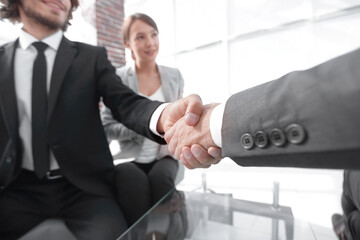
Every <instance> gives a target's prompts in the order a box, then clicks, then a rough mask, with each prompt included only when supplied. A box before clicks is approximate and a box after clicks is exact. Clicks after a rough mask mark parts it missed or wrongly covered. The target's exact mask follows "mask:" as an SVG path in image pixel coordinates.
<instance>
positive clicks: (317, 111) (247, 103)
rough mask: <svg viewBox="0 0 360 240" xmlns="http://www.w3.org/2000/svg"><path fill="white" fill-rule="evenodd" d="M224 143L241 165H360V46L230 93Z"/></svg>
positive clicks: (225, 120) (225, 149)
mask: <svg viewBox="0 0 360 240" xmlns="http://www.w3.org/2000/svg"><path fill="white" fill-rule="evenodd" d="M292 124H296V125H292ZM289 126H290V127H289ZM291 126H296V127H295V128H292V127H291ZM274 129H275V131H274ZM302 130H304V132H302ZM259 131H262V132H263V133H261V132H260V133H259ZM274 133H275V134H274ZM244 134H245V135H244ZM246 134H249V135H250V137H249V135H246ZM282 134H283V135H282ZM261 136H262V137H261ZM259 137H260V138H259ZM264 137H265V140H266V139H268V143H267V144H265V145H266V146H265V147H264V146H263V145H264V143H266V141H264ZM251 140H253V142H251ZM259 140H260V141H259ZM222 143H223V155H224V156H227V157H230V158H232V159H233V160H234V161H235V162H236V163H237V164H239V165H243V166H282V167H307V168H360V49H357V50H355V51H353V52H350V53H348V54H345V55H343V56H340V57H337V58H335V59H332V60H330V61H327V62H325V63H323V64H321V65H319V66H316V67H314V68H311V69H309V70H306V71H298V72H292V73H289V74H287V75H285V76H283V77H281V78H280V79H277V80H275V81H272V82H268V83H265V84H262V85H259V86H256V87H254V88H251V89H248V90H246V91H243V92H239V93H237V94H235V95H233V96H232V97H230V99H229V100H228V101H227V103H226V106H225V113H224V117H223V127H222ZM259 143H263V144H259ZM259 145H260V146H262V147H259ZM276 145H279V146H276ZM245 147H246V148H245Z"/></svg>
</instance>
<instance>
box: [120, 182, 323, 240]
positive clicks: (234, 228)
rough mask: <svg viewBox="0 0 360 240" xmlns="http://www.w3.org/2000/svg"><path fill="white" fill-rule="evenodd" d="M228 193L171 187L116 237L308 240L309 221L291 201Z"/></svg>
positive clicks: (312, 235)
mask: <svg viewBox="0 0 360 240" xmlns="http://www.w3.org/2000/svg"><path fill="white" fill-rule="evenodd" d="M278 194H279V193H278V188H277V186H276V184H275V185H274V199H273V203H271V204H269V203H261V202H253V201H247V200H241V199H235V198H233V196H232V194H217V193H214V192H209V191H207V192H197V191H177V190H176V189H173V190H171V191H170V192H169V193H168V194H166V196H164V197H163V198H162V199H161V200H160V201H159V202H158V203H157V204H155V205H154V206H153V207H152V208H151V209H150V210H149V211H148V212H147V213H146V214H144V216H143V217H142V218H141V219H139V220H138V221H137V222H136V223H135V224H134V225H133V226H131V227H130V228H129V229H128V230H127V231H126V232H125V233H124V234H122V235H121V236H120V237H119V238H118V239H119V240H124V239H127V240H128V239H129V240H142V239H149V240H155V239H156V240H161V239H171V240H180V239H181V240H203V239H204V240H205V239H206V240H212V239H214V240H215V239H216V240H219V239H221V240H223V239H226V240H235V239H236V240H238V239H246V240H253V239H254V240H255V239H261V240H267V239H269V240H280V239H286V240H304V239H306V240H312V239H320V238H317V236H316V234H315V233H314V231H313V230H312V227H311V225H310V224H309V223H308V222H306V221H304V220H300V219H296V218H295V217H294V216H293V212H292V209H291V207H289V206H281V205H279V204H278Z"/></svg>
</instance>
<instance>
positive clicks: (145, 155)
mask: <svg viewBox="0 0 360 240" xmlns="http://www.w3.org/2000/svg"><path fill="white" fill-rule="evenodd" d="M140 95H142V94H141V93H140ZM142 96H144V97H147V96H145V95H142ZM147 98H149V99H150V100H157V101H161V102H164V101H165V96H164V93H163V90H162V87H161V86H160V87H159V88H158V89H157V90H156V91H155V92H154V93H153V94H152V95H150V96H148V97H147ZM159 150H160V145H159V144H158V143H156V142H154V141H152V140H150V139H147V138H144V142H143V144H142V146H141V149H140V152H139V154H138V156H137V157H136V159H135V162H138V163H150V162H152V161H154V160H155V159H157V156H158V154H159Z"/></svg>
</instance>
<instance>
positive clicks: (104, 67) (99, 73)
mask: <svg viewBox="0 0 360 240" xmlns="http://www.w3.org/2000/svg"><path fill="white" fill-rule="evenodd" d="M100 49H101V50H100V51H99V54H98V56H97V66H96V79H97V85H98V90H99V94H100V96H101V97H102V99H103V102H104V104H105V105H106V107H108V108H109V109H110V110H111V112H112V115H113V117H114V119H116V120H117V121H119V122H121V123H122V124H124V125H125V126H126V127H128V128H129V129H131V130H133V131H135V132H137V133H139V134H141V135H143V136H145V137H147V138H149V139H151V140H153V141H156V142H158V143H161V144H165V140H164V139H162V138H161V137H159V136H157V135H155V134H154V133H152V132H151V130H150V129H149V122H150V118H151V116H152V114H153V112H154V111H155V110H156V108H157V107H158V106H159V105H160V104H161V102H157V101H150V100H149V99H147V98H144V97H141V96H139V95H137V94H136V93H135V92H134V91H132V90H131V89H130V88H128V87H127V86H125V85H124V84H123V83H122V81H121V79H120V78H119V77H118V76H117V75H116V73H115V68H114V67H113V66H112V65H111V63H110V62H109V60H108V58H107V54H106V50H105V48H100Z"/></svg>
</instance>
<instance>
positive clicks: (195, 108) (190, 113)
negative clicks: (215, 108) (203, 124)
mask: <svg viewBox="0 0 360 240" xmlns="http://www.w3.org/2000/svg"><path fill="white" fill-rule="evenodd" d="M183 103H184V105H183V107H185V111H184V112H185V122H186V124H188V125H189V126H195V125H196V124H197V123H198V121H199V119H200V117H201V114H202V112H203V104H202V100H201V98H200V96H199V95H196V94H191V95H189V96H187V97H186V98H184V99H183Z"/></svg>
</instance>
